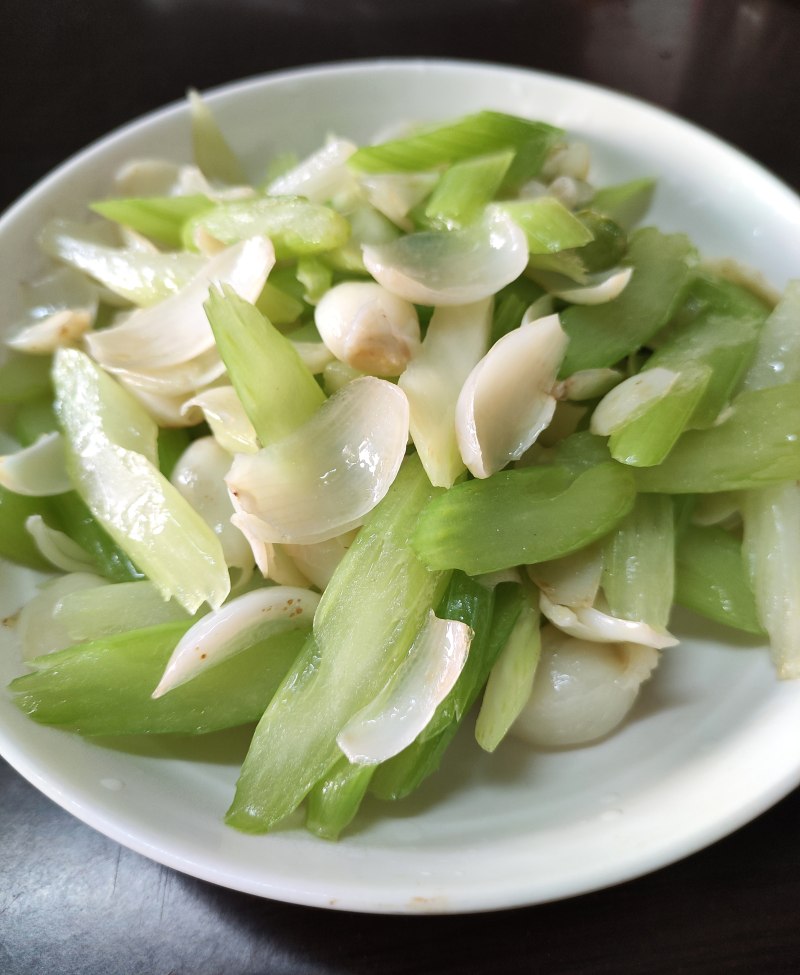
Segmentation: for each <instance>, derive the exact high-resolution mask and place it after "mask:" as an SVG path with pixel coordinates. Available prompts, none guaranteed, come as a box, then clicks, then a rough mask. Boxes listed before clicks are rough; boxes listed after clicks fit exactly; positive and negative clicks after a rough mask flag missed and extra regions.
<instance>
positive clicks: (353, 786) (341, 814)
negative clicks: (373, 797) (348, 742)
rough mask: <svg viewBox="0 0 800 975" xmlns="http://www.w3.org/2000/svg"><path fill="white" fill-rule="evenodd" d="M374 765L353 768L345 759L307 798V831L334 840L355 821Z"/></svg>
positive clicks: (334, 767) (343, 758)
mask: <svg viewBox="0 0 800 975" xmlns="http://www.w3.org/2000/svg"><path fill="white" fill-rule="evenodd" d="M375 768H376V766H374V765H353V764H351V763H350V762H349V761H348V760H347V759H346V758H345V757H344V756H343V757H342V758H341V759H340V760H339V761H338V762H337V763H336V765H334V766H333V768H332V769H331V771H330V772H329V773H328V774H327V775H326V776H325V777H324V778H322V779H320V781H319V782H317V784H316V785H315V786H314V788H313V789H312V790H311V792H309V794H308V809H307V812H306V829H307V830H308V831H309V832H310V833H315V834H316V835H317V836H321V837H322V839H324V840H336V839H338V838H339V834H340V833H341V832H342V830H343V829H345V828H346V827H347V826H348V825H349V824H350V823H351V822H352V821H353V819H354V818H355V815H356V813H357V812H358V810H359V807H360V806H361V800H362V799H363V798H364V796H365V795H366V793H367V789H368V788H369V783H370V779H371V778H372V774H373V772H374V771H375Z"/></svg>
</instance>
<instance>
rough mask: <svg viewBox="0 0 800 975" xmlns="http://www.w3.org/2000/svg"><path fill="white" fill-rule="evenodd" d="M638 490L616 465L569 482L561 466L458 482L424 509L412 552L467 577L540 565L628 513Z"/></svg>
mask: <svg viewBox="0 0 800 975" xmlns="http://www.w3.org/2000/svg"><path fill="white" fill-rule="evenodd" d="M635 493H636V489H635V485H634V480H633V475H632V474H631V472H630V471H629V470H628V469H627V468H625V467H623V466H622V465H620V464H615V463H607V464H600V465H599V466H597V467H590V468H589V469H588V470H586V471H584V472H583V473H582V474H580V475H579V476H578V477H577V478H575V479H574V480H573V479H572V478H571V477H570V474H569V472H568V471H567V470H566V469H564V468H562V467H528V468H522V469H518V470H508V471H501V472H499V473H498V474H493V475H492V476H491V477H488V478H485V479H484V480H475V481H469V482H466V483H463V484H457V485H456V486H455V487H453V488H451V489H450V490H449V491H448V492H447V494H445V495H444V496H443V497H441V498H437V499H436V500H434V501H433V502H431V504H430V505H429V506H428V507H427V508H426V509H425V511H423V512H422V515H421V516H420V519H419V523H418V525H417V528H416V531H415V532H414V547H415V548H416V550H417V552H418V553H419V555H420V558H421V559H422V560H423V561H424V562H425V563H426V564H427V565H429V566H430V567H431V568H432V569H446V568H451V569H462V570H463V571H464V572H468V573H469V574H470V575H480V574H482V573H486V572H496V571H498V570H500V569H507V568H509V567H511V566H516V565H525V564H530V563H533V562H545V561H547V560H549V559H557V558H560V557H561V556H562V555H568V554H569V553H570V552H574V551H577V550H578V549H579V548H583V547H584V546H585V545H589V544H590V543H591V542H593V541H595V539H597V538H601V537H602V536H603V535H605V534H607V533H608V532H609V531H611V529H612V528H613V527H614V526H615V525H616V524H617V522H619V521H620V520H621V519H622V518H623V517H624V516H625V515H626V514H627V513H628V511H630V509H631V506H632V505H633V501H634V497H635Z"/></svg>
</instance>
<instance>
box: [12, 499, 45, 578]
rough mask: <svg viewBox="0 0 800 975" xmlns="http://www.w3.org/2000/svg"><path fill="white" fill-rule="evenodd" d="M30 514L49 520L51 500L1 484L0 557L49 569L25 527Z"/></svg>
mask: <svg viewBox="0 0 800 975" xmlns="http://www.w3.org/2000/svg"><path fill="white" fill-rule="evenodd" d="M32 515H41V516H42V517H44V518H45V519H46V520H47V521H52V520H53V507H52V500H51V499H50V498H31V497H26V496H24V495H21V494H14V493H13V492H11V491H7V490H6V489H5V488H4V487H0V558H4V559H8V560H9V562H16V563H17V564H18V565H26V566H28V567H29V568H31V569H39V570H41V571H43V572H48V571H50V570H52V566H51V565H50V563H49V562H48V560H47V559H46V558H45V557H44V556H43V555H42V553H41V552H40V550H39V547H38V546H37V545H36V542H35V541H34V540H33V538H32V537H31V535H30V533H29V532H28V531H27V529H26V528H25V522H26V521H27V520H28V518H30V517H31V516H32Z"/></svg>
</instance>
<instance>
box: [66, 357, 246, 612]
mask: <svg viewBox="0 0 800 975" xmlns="http://www.w3.org/2000/svg"><path fill="white" fill-rule="evenodd" d="M53 382H54V385H55V389H56V400H55V409H56V415H57V416H58V419H59V423H60V424H61V428H62V430H63V433H64V441H65V451H66V461H67V471H68V472H69V475H70V478H71V480H72V483H73V484H74V485H75V487H76V490H77V491H78V493H79V494H80V496H81V498H82V499H83V501H84V502H85V504H86V506H87V507H88V508H89V510H90V511H91V513H92V515H93V516H94V518H95V520H96V521H97V522H99V523H100V525H101V526H102V527H103V528H104V529H105V531H107V532H108V534H109V535H110V536H111V537H112V538H113V539H114V541H115V542H116V543H117V545H119V547H120V548H122V549H123V551H125V552H126V554H127V555H128V557H129V558H130V559H131V560H132V561H133V562H134V563H135V564H136V565H137V566H138V567H139V568H140V569H141V570H142V571H143V572H144V573H145V574H146V575H147V577H148V578H149V579H150V580H151V581H152V582H153V583H154V584H155V585H156V586H157V587H158V588H159V590H160V591H161V593H162V595H163V596H164V597H165V598H170V597H174V598H175V599H176V600H177V601H178V602H179V603H180V604H181V605H182V606H183V607H184V608H185V609H186V610H187V611H188V612H189V613H190V614H191V613H194V612H195V610H197V609H198V607H199V606H200V605H201V604H202V603H203V602H208V603H209V604H210V605H211V606H212V607H214V608H216V607H217V606H219V605H220V604H221V603H222V601H223V600H224V599H225V597H226V596H227V594H228V592H229V590H230V579H229V577H228V569H227V566H226V564H225V557H224V555H223V552H222V546H221V544H220V541H219V539H218V537H217V536H216V535H215V534H214V532H213V530H212V529H211V528H210V527H209V526H208V525H207V524H206V522H205V521H204V520H203V519H202V518H201V517H200V515H198V514H197V512H196V511H195V510H194V509H193V508H192V507H191V505H190V504H189V503H188V502H187V501H186V500H185V498H184V497H183V496H182V495H181V494H180V493H179V492H178V490H177V489H176V488H175V487H174V486H173V485H172V484H171V483H170V482H169V481H168V480H167V479H166V478H165V477H164V475H163V474H161V473H160V471H159V470H158V469H157V467H156V466H155V464H156V463H157V458H156V432H157V428H156V426H155V424H154V423H153V421H152V420H151V419H150V417H149V416H148V415H147V413H146V412H145V411H144V410H143V409H142V407H141V406H140V405H139V404H138V403H137V401H136V400H135V399H134V398H133V397H132V396H131V394H130V393H128V392H127V391H126V390H124V389H123V388H122V387H121V386H119V385H118V384H117V383H116V382H115V381H114V380H113V379H112V378H111V377H110V376H108V375H106V373H104V372H103V371H102V370H101V369H100V368H99V367H98V366H96V365H95V364H94V363H93V362H92V361H91V359H89V357H88V356H86V355H84V353H82V352H79V351H77V350H76V349H60V350H59V351H58V352H57V354H56V357H55V364H54V367H53Z"/></svg>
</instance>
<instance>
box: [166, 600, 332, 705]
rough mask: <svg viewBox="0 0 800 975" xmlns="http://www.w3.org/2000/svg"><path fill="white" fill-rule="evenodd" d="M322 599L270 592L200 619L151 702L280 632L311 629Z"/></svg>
mask: <svg viewBox="0 0 800 975" xmlns="http://www.w3.org/2000/svg"><path fill="white" fill-rule="evenodd" d="M319 600H320V597H319V595H318V594H317V593H315V592H311V590H310V589H298V588H295V587H291V586H270V587H269V588H267V589H256V590H255V591H253V592H248V593H245V594H244V595H243V596H237V598H236V599H232V600H231V601H230V602H229V603H226V604H225V605H224V606H221V607H220V608H219V609H217V610H214V611H213V612H211V613H207V614H206V615H205V616H203V617H201V619H199V620H198V621H197V623H195V624H194V626H192V627H191V628H190V629H189V630H187V632H186V633H184V635H183V636H182V637H181V639H180V640H179V642H178V645H177V646H176V647H175V650H174V651H173V653H172V656H171V657H170V658H169V663H168V664H167V667H166V669H165V671H164V675H163V676H162V678H161V680H160V682H159V684H158V687H156V689H155V690H154V691H153V694H152V696H153V698H159V697H161V696H162V695H163V694H166V693H167V691H171V690H172V689H173V688H175V687H178V686H179V685H180V684H185V683H186V681H188V680H191V679H192V678H193V677H196V676H197V675H198V674H201V673H204V672H205V671H207V670H208V669H209V667H213V666H214V665H215V664H219V663H221V662H222V661H223V660H227V659H228V658H229V657H232V656H233V655H234V654H237V653H239V652H240V651H242V650H246V649H247V647H251V646H253V644H254V643H258V642H259V641H260V640H263V639H265V638H266V637H268V636H272V635H273V634H275V633H280V632H281V631H282V630H287V629H295V628H297V627H299V626H310V625H311V621H312V620H313V619H314V612H315V610H316V608H317V605H318V604H319Z"/></svg>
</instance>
